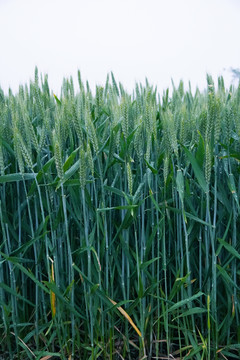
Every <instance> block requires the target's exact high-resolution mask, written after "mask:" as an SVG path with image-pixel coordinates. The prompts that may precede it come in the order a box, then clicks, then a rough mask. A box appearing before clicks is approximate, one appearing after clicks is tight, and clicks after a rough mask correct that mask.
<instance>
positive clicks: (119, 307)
mask: <svg viewBox="0 0 240 360" xmlns="http://www.w3.org/2000/svg"><path fill="white" fill-rule="evenodd" d="M108 300H110V301H111V303H112V304H113V305H117V303H116V302H115V301H113V300H112V299H110V298H108ZM117 309H118V310H119V311H120V313H121V314H122V315H123V316H124V317H125V319H127V320H128V321H129V323H130V324H131V325H132V327H133V328H134V330H135V331H136V332H137V334H138V335H139V336H140V337H142V333H141V331H140V330H139V329H138V327H137V326H136V325H135V324H134V322H133V320H132V319H131V317H130V316H129V315H128V313H127V312H126V311H125V310H124V309H123V308H122V307H121V306H117Z"/></svg>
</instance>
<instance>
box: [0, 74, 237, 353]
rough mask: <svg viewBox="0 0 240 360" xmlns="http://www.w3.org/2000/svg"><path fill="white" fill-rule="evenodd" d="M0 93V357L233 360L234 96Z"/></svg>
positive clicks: (43, 86)
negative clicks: (6, 94)
mask: <svg viewBox="0 0 240 360" xmlns="http://www.w3.org/2000/svg"><path fill="white" fill-rule="evenodd" d="M78 80H79V88H80V91H78V92H75V90H74V87H73V81H72V79H71V78H70V80H67V79H64V82H63V87H62V93H61V96H59V98H58V97H57V96H55V95H51V94H50V92H49V87H48V81H47V77H45V78H44V79H42V80H41V83H40V81H39V76H38V70H37V69H36V71H35V80H34V81H33V82H31V83H30V86H29V87H28V86H25V87H22V86H21V87H20V88H19V92H18V94H17V95H13V94H12V92H11V91H9V94H8V96H5V95H4V94H3V92H2V91H1V92H0V175H1V176H0V236H1V242H0V314H1V318H0V335H1V337H0V357H1V356H3V357H4V359H5V358H6V359H45V360H46V359H50V358H52V359H57V358H61V359H144V358H146V359H147V358H148V359H153V358H156V359H161V358H165V359H166V358H169V359H174V358H175V359H180V358H181V359H183V358H184V359H197V360H201V359H211V360H212V359H223V358H224V359H239V357H240V345H239V343H240V323H239V321H240V319H239V316H240V304H239V301H240V296H239V294H240V293H239V290H240V285H239V284H240V282H239V280H240V262H239V260H240V238H239V235H238V234H239V233H240V224H239V213H240V207H239V195H240V177H239V170H240V168H239V161H240V142H239V139H240V86H239V87H238V89H236V90H235V89H233V88H231V89H230V90H229V91H228V90H226V89H225V87H224V82H223V78H219V80H218V87H217V89H215V86H214V83H213V80H212V78H211V76H207V91H206V92H204V93H200V92H199V91H198V90H197V91H196V93H195V95H193V94H192V92H191V89H189V90H188V91H185V90H184V87H183V83H182V82H180V84H179V86H178V88H176V87H175V86H173V93H172V96H171V98H170V96H169V91H168V90H167V91H166V92H165V93H164V94H163V96H162V97H160V96H159V95H158V94H157V91H156V89H153V87H151V86H150V85H149V84H148V82H147V81H146V84H145V85H141V84H138V85H136V88H135V90H134V92H133V94H132V95H130V94H128V93H127V92H126V91H125V90H124V88H123V86H122V84H121V83H119V84H117V82H116V81H115V79H114V76H113V75H111V78H109V77H107V81H106V84H105V87H99V86H98V87H96V93H95V95H93V94H92V92H91V90H90V88H89V85H88V83H87V84H86V86H85V85H84V84H83V82H82V80H81V76H80V73H78Z"/></svg>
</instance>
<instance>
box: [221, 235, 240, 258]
mask: <svg viewBox="0 0 240 360" xmlns="http://www.w3.org/2000/svg"><path fill="white" fill-rule="evenodd" d="M218 241H219V242H220V244H221V245H222V246H224V247H225V249H226V250H227V251H228V252H229V253H230V254H232V255H233V256H235V257H236V258H237V259H239V260H240V254H239V252H238V251H237V250H236V249H234V247H233V246H232V245H230V244H228V243H227V242H226V241H224V240H223V239H220V238H218Z"/></svg>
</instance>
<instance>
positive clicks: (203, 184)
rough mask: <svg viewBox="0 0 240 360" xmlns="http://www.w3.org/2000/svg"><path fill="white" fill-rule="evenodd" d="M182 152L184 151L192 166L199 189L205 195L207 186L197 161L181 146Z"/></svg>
mask: <svg viewBox="0 0 240 360" xmlns="http://www.w3.org/2000/svg"><path fill="white" fill-rule="evenodd" d="M182 148H183V150H184V151H185V153H186V155H187V157H188V159H189V161H190V162H191V164H192V168H193V171H194V174H195V176H196V178H197V180H198V183H199V185H200V186H201V188H202V189H203V191H204V192H205V193H206V192H207V189H208V186H207V183H206V180H205V177H204V173H203V171H202V169H201V168H200V166H199V165H198V162H197V160H196V159H195V157H194V156H193V154H192V153H191V152H190V151H189V150H188V149H187V148H186V147H185V146H184V145H182Z"/></svg>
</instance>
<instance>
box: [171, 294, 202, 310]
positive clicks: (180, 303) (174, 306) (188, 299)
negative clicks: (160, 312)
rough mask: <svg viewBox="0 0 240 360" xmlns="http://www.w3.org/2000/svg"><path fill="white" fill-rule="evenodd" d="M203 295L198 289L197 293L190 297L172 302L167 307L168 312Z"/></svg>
mask: <svg viewBox="0 0 240 360" xmlns="http://www.w3.org/2000/svg"><path fill="white" fill-rule="evenodd" d="M202 295H204V294H203V292H201V291H199V292H198V293H197V294H195V295H193V296H191V297H190V298H187V299H184V300H181V301H178V302H177V303H176V304H174V305H173V306H171V307H170V308H169V309H168V312H172V311H174V310H176V309H178V308H180V307H182V306H184V305H186V304H189V303H191V302H192V301H193V300H195V299H197V298H199V297H200V296H202Z"/></svg>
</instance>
